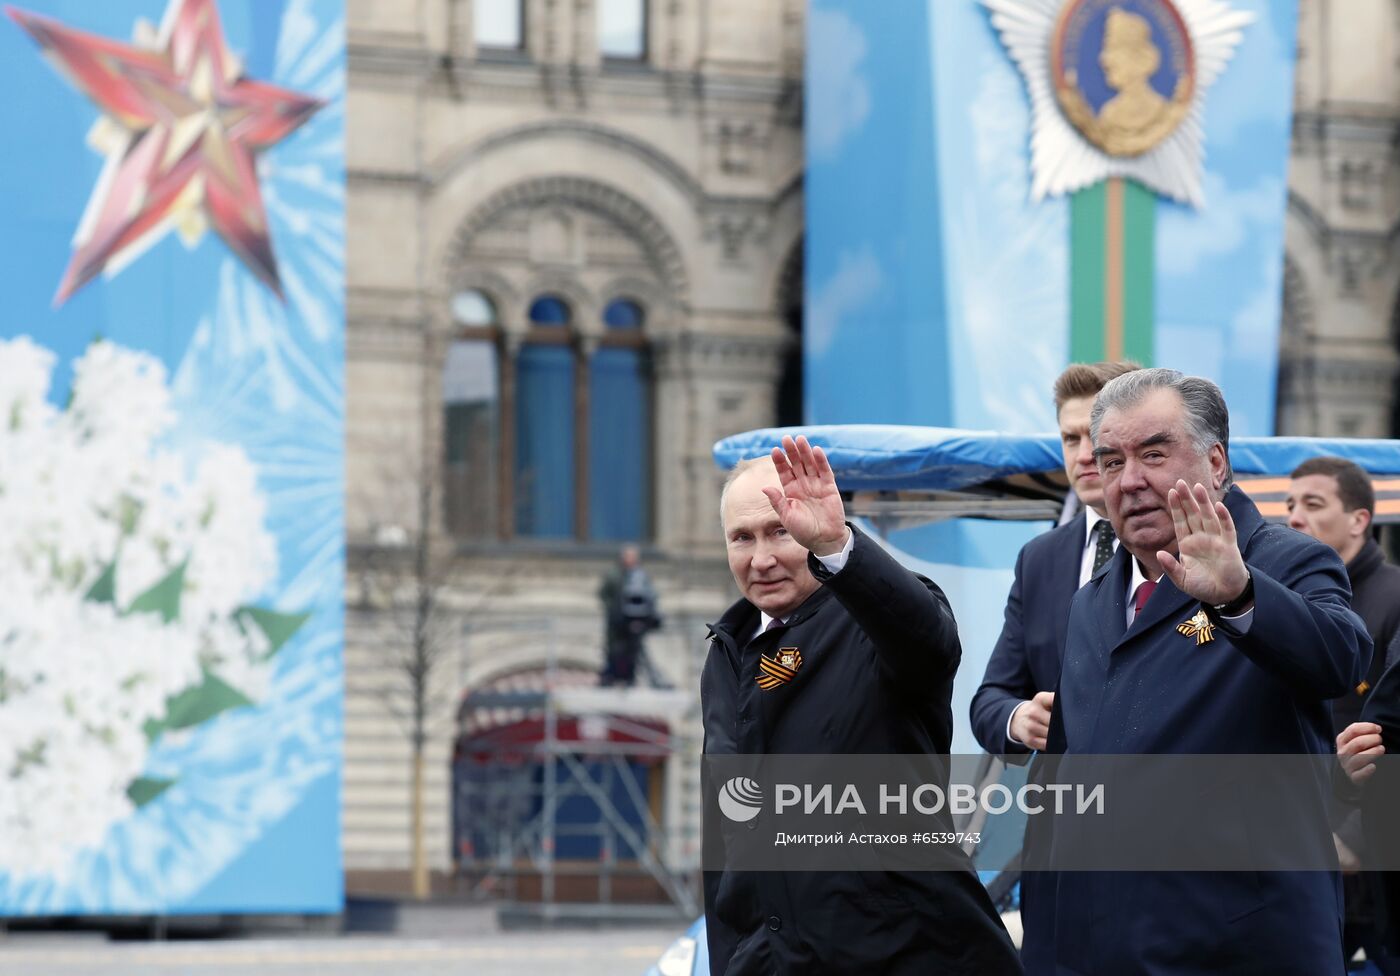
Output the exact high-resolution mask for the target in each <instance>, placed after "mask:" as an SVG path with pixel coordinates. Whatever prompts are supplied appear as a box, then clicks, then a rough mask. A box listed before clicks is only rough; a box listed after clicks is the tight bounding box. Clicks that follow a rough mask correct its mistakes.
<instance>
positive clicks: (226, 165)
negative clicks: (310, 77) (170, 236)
mask: <svg viewBox="0 0 1400 976" xmlns="http://www.w3.org/2000/svg"><path fill="white" fill-rule="evenodd" d="M6 12H7V13H8V14H9V15H10V17H11V18H12V19H13V20H14V21H15V22H16V23H18V24H19V25H20V26H21V27H23V28H24V29H25V30H26V31H28V32H29V34H30V36H32V37H33V38H34V40H35V41H37V42H38V43H39V46H40V47H41V48H43V50H44V53H45V54H46V55H47V56H48V58H49V59H50V61H51V62H52V63H53V64H54V66H55V67H56V68H57V69H58V70H59V71H60V72H61V73H62V74H63V75H64V76H65V77H67V78H68V79H69V81H71V82H72V83H73V85H74V86H75V87H77V88H78V89H79V90H80V91H82V92H83V93H84V94H85V95H87V97H88V98H90V99H92V101H93V102H94V103H95V104H96V105H97V106H98V108H100V109H101V110H102V111H103V113H104V114H105V119H104V120H102V121H101V122H99V123H98V125H97V127H95V128H94V130H93V133H92V135H91V137H90V141H92V142H94V143H105V144H106V145H103V146H102V147H101V148H103V149H104V150H105V152H106V155H107V165H106V167H105V168H104V169H103V171H102V177H101V179H99V180H98V183H97V186H96V187H94V189H93V193H92V197H91V199H90V200H89V201H88V206H87V211H86V212H85V213H84V215H83V220H82V223H81V224H80V225H79V227H78V232H77V234H76V235H75V236H74V239H73V244H74V250H73V259H72V260H71V261H70V262H69V264H68V270H67V271H65V272H64V274H63V281H62V283H61V284H60V285H59V286H58V294H57V295H56V296H55V297H54V304H55V305H61V304H63V302H65V301H67V300H68V298H69V297H70V296H72V294H73V293H74V292H76V291H77V290H78V289H79V288H81V287H82V286H83V285H85V284H87V283H88V282H89V281H91V280H92V279H93V278H94V277H96V276H97V275H98V274H99V273H101V272H103V271H106V272H107V273H108V274H112V273H114V272H116V271H117V270H119V269H120V268H121V267H122V266H123V265H125V264H126V263H127V262H129V261H131V260H132V259H134V258H135V257H136V256H137V255H138V254H139V253H140V252H141V251H142V250H144V249H145V248H146V247H148V246H149V245H150V244H153V243H154V242H155V241H156V240H157V239H159V238H160V237H161V236H163V235H164V234H165V233H166V232H167V231H169V230H170V229H171V228H172V227H178V228H179V229H180V230H181V232H182V236H184V237H185V239H186V242H187V243H193V241H194V240H197V239H198V237H199V235H200V232H201V231H202V230H203V229H204V226H205V225H206V223H207V224H210V225H212V226H213V228H214V230H215V231H216V232H217V233H218V235H219V236H220V237H222V238H223V239H224V242H225V243H226V244H227V245H228V246H229V247H230V248H231V249H232V250H233V252H234V253H235V254H236V255H238V257H239V258H240V259H242V261H243V263H244V264H246V265H247V266H248V267H249V268H250V269H251V270H252V272H253V273H254V274H255V275H257V276H258V278H259V279H261V280H262V282H263V283H264V284H265V285H267V286H268V287H269V288H270V289H272V290H273V291H274V292H275V293H276V294H277V296H278V297H279V298H280V297H281V296H282V285H281V280H280V279H279V277H278V274H277V260H276V258H275V257H274V256H273V253H272V239H271V237H270V236H269V234H268V225H267V213H266V211H265V210H264V209H263V202H262V194H261V192H260V191H259V189H258V179H257V172H256V169H255V156H256V155H257V153H259V152H261V151H262V150H264V149H267V148H269V147H270V146H274V145H276V144H277V143H278V142H281V141H282V140H283V139H285V138H286V137H287V136H288V135H289V134H291V133H292V132H293V131H295V130H296V129H297V127H298V126H300V125H301V124H302V123H304V122H305V121H306V120H307V119H309V118H310V117H311V116H312V115H313V114H315V112H316V111H317V110H318V109H320V108H321V106H322V105H323V104H325V103H324V102H322V101H320V100H319V99H315V98H310V97H308V96H306V95H300V94H298V93H296V92H292V91H288V90H286V89H284V88H277V87H274V86H272V85H267V84H263V83H261V82H257V81H252V80H250V79H249V78H247V77H245V76H244V74H243V67H242V65H241V64H240V63H239V62H238V60H237V59H236V58H235V57H234V56H233V55H232V53H231V52H230V51H229V49H228V46H227V44H225V42H224V33H223V28H222V27H221V26H220V24H219V12H218V8H217V7H216V6H215V0H170V8H169V9H167V10H166V15H165V20H164V22H163V23H164V26H163V29H162V31H161V34H160V36H159V38H158V39H156V41H155V43H154V44H153V45H151V46H150V47H142V46H134V45H131V44H123V43H121V42H119V41H113V40H109V39H108V38H105V37H98V36H96V35H94V34H88V33H85V32H83V31H78V30H74V29H72V28H70V27H65V26H64V25H63V24H60V23H58V22H57V21H54V20H50V19H49V18H47V17H41V16H38V15H37V14H32V13H27V12H25V11H22V10H16V9H15V8H13V7H7V8H6Z"/></svg>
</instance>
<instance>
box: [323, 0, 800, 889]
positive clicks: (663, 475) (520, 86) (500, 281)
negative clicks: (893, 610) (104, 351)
mask: <svg viewBox="0 0 1400 976" xmlns="http://www.w3.org/2000/svg"><path fill="white" fill-rule="evenodd" d="M802 7H803V5H802V3H801V2H800V0H349V2H348V3H347V16H348V44H349V64H350V78H349V95H348V100H349V101H348V111H349V116H350V124H349V126H348V130H349V131H348V146H347V160H348V174H347V176H348V180H347V182H348V199H347V214H348V233H347V237H348V255H347V261H348V294H347V309H348V337H349V338H348V348H347V365H346V369H347V391H348V396H347V426H348V433H347V441H348V455H349V458H348V470H347V480H348V485H349V489H348V496H349V497H348V534H349V540H348V541H349V564H350V565H349V577H350V582H349V588H348V594H347V601H348V609H347V648H346V671H347V679H346V680H347V701H346V710H347V723H346V726H347V742H346V772H345V777H346V779H345V819H344V831H345V859H346V867H347V870H348V871H349V872H350V873H351V878H352V883H353V882H354V879H355V877H356V875H357V873H358V872H375V871H393V870H399V871H401V870H402V869H403V868H405V867H406V866H407V864H408V857H409V836H410V835H409V805H408V784H409V775H410V773H409V770H410V764H409V758H408V757H409V751H408V750H409V740H408V738H407V736H406V730H405V728H404V725H403V723H402V721H401V719H400V718H396V714H399V713H402V712H403V711H405V710H406V709H407V707H408V702H407V701H406V699H405V697H404V694H405V693H404V685H405V677H406V676H405V673H404V668H403V667H402V665H401V664H400V663H398V662H399V657H398V655H399V654H400V653H401V652H402V650H403V646H404V644H405V642H406V641H407V640H408V639H409V637H410V630H411V626H406V625H405V624H404V623H403V622H402V621H400V620H398V619H396V615H395V614H393V613H388V612H386V611H385V609H384V607H383V606H382V602H381V601H377V600H376V598H375V596H374V591H375V584H374V582H373V579H372V577H373V576H374V573H375V568H376V567H377V566H379V565H381V564H382V561H383V559H384V557H385V556H386V555H389V556H392V553H393V551H394V550H395V548H396V547H400V546H402V545H403V544H404V543H405V541H406V540H413V539H416V538H417V537H418V536H417V525H418V523H417V520H416V514H417V513H418V512H420V511H427V512H429V513H430V528H431V532H430V537H431V538H432V540H433V545H434V551H435V553H437V554H438V555H439V556H441V554H442V553H444V552H446V553H448V555H447V556H446V557H443V562H442V563H441V565H442V567H443V572H442V576H443V577H444V578H445V583H444V584H443V585H442V586H440V587H438V588H437V589H435V593H436V594H437V595H438V596H440V597H441V602H442V604H443V605H444V607H445V608H446V612H445V613H444V614H443V617H444V618H445V619H447V620H448V621H449V623H448V626H449V627H450V628H455V632H454V633H455V635H456V636H454V637H453V638H452V639H451V640H449V642H448V643H449V645H450V647H449V650H448V652H447V653H446V654H445V655H444V657H443V659H442V660H441V661H439V663H438V666H437V668H436V669H435V671H434V682H435V684H436V685H437V688H438V690H439V691H440V692H441V694H435V695H434V696H433V698H432V701H431V702H430V703H429V704H430V706H431V711H432V715H431V721H430V722H429V726H428V740H427V762H426V764H425V765H426V776H427V804H426V811H427V819H426V827H427V837H428V842H427V850H428V851H429V854H430V859H431V861H432V864H433V866H434V867H435V868H437V869H442V868H445V867H447V865H448V863H449V849H450V838H449V829H450V814H449V797H448V790H449V774H448V766H449V753H450V749H451V743H452V710H453V708H454V706H455V703H456V701H457V700H458V699H459V697H460V694H461V692H462V691H463V690H465V689H467V688H469V687H474V686H477V685H480V684H481V683H484V682H489V681H492V680H495V679H498V678H500V677H502V676H509V675H511V674H516V673H520V672H524V671H529V670H530V669H538V668H542V667H544V666H546V665H547V664H548V663H549V662H551V661H554V662H557V663H558V664H560V665H564V666H587V667H596V666H597V665H598V663H599V661H600V660H601V650H600V644H601V637H602V629H601V616H600V610H599V604H598V599H597V588H598V582H599V579H600V578H601V577H602V575H603V574H604V572H605V571H606V570H607V569H608V567H609V566H610V565H611V564H612V561H613V560H614V558H615V557H616V553H617V549H618V544H619V542H621V541H622V540H624V539H627V538H634V537H635V538H636V539H638V540H639V541H640V542H641V543H642V546H643V553H644V561H645V564H646V566H647V568H648V569H649V570H650V571H651V573H652V576H653V578H654V579H655V581H656V584H657V587H658V590H659V591H660V605H661V608H662V611H663V613H664V614H665V616H666V621H667V623H666V626H665V628H664V629H663V630H662V631H661V632H660V633H659V634H658V635H656V636H655V637H654V638H653V639H652V641H651V644H650V656H651V658H652V660H653V661H654V662H655V663H656V665H657V667H658V669H659V670H661V671H662V673H663V674H664V676H665V677H666V678H667V679H668V680H670V681H671V682H673V683H675V684H676V685H677V686H681V687H690V688H694V687H697V686H698V685H697V675H698V669H699V664H700V657H701V654H702V651H703V638H704V627H703V624H704V621H706V620H709V619H714V617H715V616H717V615H718V612H719V611H720V610H722V608H723V607H724V606H725V605H726V604H727V602H728V601H729V599H731V597H732V584H731V583H730V582H729V581H728V575H727V569H726V566H725V563H724V558H723V552H722V549H721V547H720V545H719V539H718V532H717V531H716V529H717V520H718V510H717V499H718V491H719V482H720V475H719V472H718V471H717V469H716V468H715V465H714V462H713V461H712V459H711V457H710V455H709V445H710V444H712V443H713V442H714V441H715V440H716V439H717V438H719V437H722V436H724V435H726V434H730V433H735V432H738V431H742V430H747V429H751V428H754V427H758V426H763V425H766V424H771V423H773V422H774V421H775V419H777V416H778V406H777V396H778V391H779V389H784V390H789V391H790V390H791V389H792V385H793V384H792V377H790V376H789V377H788V380H787V382H786V383H785V382H784V377H783V372H784V370H785V369H790V368H791V364H792V362H793V361H794V355H793V354H794V352H795V348H796V347H795V343H796V339H795V336H796V333H795V331H794V329H793V325H794V324H795V321H794V313H793V309H794V308H796V307H799V306H800V289H801V273H800V266H801V249H802V230H803V228H802V219H803V217H802V165H803V157H802V128H801V122H802V119H801V111H802V44H803V31H804V25H803V9H802ZM638 417H640V418H641V419H640V421H638V420H637V418H638ZM791 419H795V418H791ZM551 420H553V421H555V422H554V423H551ZM561 432H562V433H561ZM638 455H640V459H639V458H638ZM439 462H442V463H441V466H440V468H439ZM437 470H440V471H441V477H442V479H443V489H444V490H443V491H441V492H438V493H436V494H433V495H432V496H431V497H429V496H428V495H425V494H424V493H422V492H420V491H419V490H418V489H419V487H420V485H421V483H422V482H423V481H425V480H432V478H434V477H435V476H434V475H431V474H428V473H429V472H434V471H437ZM673 718H674V719H675V724H676V725H677V726H678V727H683V728H684V729H688V730H690V731H691V732H694V730H695V728H696V716H695V715H694V714H691V715H687V716H676V717H673ZM697 751H698V742H697V741H696V740H695V737H694V736H693V735H692V736H690V737H689V740H688V742H687V743H686V744H685V745H684V747H683V749H682V753H683V755H681V756H679V757H678V758H677V759H676V760H675V761H673V762H672V763H670V764H669V765H670V768H669V770H668V776H669V777H670V778H671V780H672V781H673V783H675V784H679V783H680V782H682V781H685V780H695V779H697V778H698V777H697V772H696V768H695V765H694V762H695V760H694V754H695V753H696V752H697ZM686 793H687V791H683V790H681V789H679V788H672V789H668V790H667V791H666V795H667V797H668V807H667V809H666V810H665V811H664V812H663V813H664V817H665V819H666V820H667V825H668V829H669V830H670V831H671V832H673V833H675V834H677V835H678V836H680V835H684V834H685V832H686V829H685V828H684V826H683V825H684V824H686V823H690V824H693V823H694V818H695V812H694V811H693V810H692V809H690V808H689V807H688V806H687V801H686V799H685V796H684V795H685V794H686ZM678 825H682V826H678Z"/></svg>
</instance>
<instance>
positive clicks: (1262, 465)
mask: <svg viewBox="0 0 1400 976" xmlns="http://www.w3.org/2000/svg"><path fill="white" fill-rule="evenodd" d="M784 434H787V435H791V436H793V437H796V436H797V435H798V434H805V435H806V437H807V439H808V440H809V441H811V442H812V443H813V444H816V445H820V446H821V448H822V449H823V450H824V451H825V452H826V455H827V458H828V459H829V460H830V461H831V466H832V469H833V470H834V471H835V472H836V479H837V481H838V482H839V483H840V486H841V488H842V489H843V490H847V491H899V490H911V489H912V490H922V491H957V490H960V489H964V488H970V487H973V486H975V485H980V484H985V483H987V482H990V481H997V480H999V479H1003V478H1008V477H1012V476H1015V475H1025V474H1039V473H1047V472H1059V471H1061V469H1062V467H1063V461H1062V459H1061V456H1060V439H1059V436H1058V435H1057V434H1002V433H997V432H995V431H981V430H957V429H954V428H948V427H906V426H898V425H892V424H891V425H884V424H835V425H828V426H805V427H767V428H763V429H760V430H751V431H747V432H745V433H743V434H735V435H734V436H732V437H726V438H724V439H723V440H721V441H719V442H717V443H716V444H715V446H714V458H715V462H716V463H717V464H719V465H720V466H721V467H724V468H728V467H730V466H732V465H733V464H734V463H735V462H737V461H741V460H743V459H745V458H751V457H760V456H762V455H764V454H766V453H768V452H769V451H770V450H772V449H773V448H774V447H776V446H777V445H778V444H779V442H780V441H781V440H782V437H783V435H784ZM1323 454H1330V455H1335V456H1338V457H1343V458H1346V459H1347V460H1350V461H1353V462H1355V463H1356V464H1358V465H1360V466H1361V467H1362V468H1365V469H1366V471H1368V472H1369V473H1370V474H1371V475H1372V476H1380V475H1400V441H1393V440H1369V439H1361V438H1322V437H1240V438H1235V439H1234V440H1232V441H1231V443H1230V463H1231V464H1232V465H1233V467H1234V470H1235V473H1236V474H1237V475H1248V476H1266V475H1274V476H1286V475H1287V474H1288V473H1289V472H1290V471H1292V470H1293V469H1294V468H1295V467H1297V466H1298V465H1299V464H1301V463H1302V462H1303V461H1305V460H1307V459H1308V458H1312V457H1317V456H1319V455H1323Z"/></svg>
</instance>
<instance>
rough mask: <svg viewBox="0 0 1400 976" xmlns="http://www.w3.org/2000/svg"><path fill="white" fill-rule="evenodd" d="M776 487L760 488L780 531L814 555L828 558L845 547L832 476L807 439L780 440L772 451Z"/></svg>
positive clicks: (843, 516)
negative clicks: (781, 524)
mask: <svg viewBox="0 0 1400 976" xmlns="http://www.w3.org/2000/svg"><path fill="white" fill-rule="evenodd" d="M773 466H774V467H775V468H777V469H778V483H779V485H781V490H780V489H778V488H764V489H763V493H764V494H765V495H767V496H768V502H769V504H771V505H772V506H773V511H775V512H777V513H778V518H779V519H780V520H781V521H782V523H783V528H785V529H787V533H788V535H789V536H791V537H792V540H793V541H794V542H796V543H797V544H798V545H800V546H801V547H802V548H804V549H806V550H808V551H809V552H813V553H815V554H816V555H818V556H830V555H834V554H835V553H838V552H840V551H841V549H842V547H844V546H845V544H846V533H847V531H848V530H847V528H846V506H845V505H844V504H842V502H841V493H840V491H838V490H837V488H836V476H835V475H834V474H832V472H831V464H830V463H829V462H828V461H827V459H826V454H825V453H824V452H823V451H822V449H821V448H820V447H813V446H812V445H811V444H809V443H807V438H805V437H799V438H797V440H796V441H794V440H793V439H792V438H791V437H784V438H783V446H782V447H775V448H773Z"/></svg>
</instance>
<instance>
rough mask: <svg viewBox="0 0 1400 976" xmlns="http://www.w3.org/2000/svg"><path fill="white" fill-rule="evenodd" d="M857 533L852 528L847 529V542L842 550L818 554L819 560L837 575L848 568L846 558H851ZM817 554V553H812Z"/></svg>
mask: <svg viewBox="0 0 1400 976" xmlns="http://www.w3.org/2000/svg"><path fill="white" fill-rule="evenodd" d="M855 544H856V534H855V533H854V532H852V531H851V530H850V529H847V530H846V544H845V545H844V546H842V547H841V551H840V552H834V553H832V554H831V555H830V556H817V562H819V563H821V564H822V565H823V566H824V567H826V571H827V572H828V573H830V574H831V575H833V576H835V575H836V574H837V573H839V572H841V570H843V569H845V568H846V560H848V559H850V558H851V550H852V549H853V548H855ZM812 555H814V556H816V555H817V554H816V553H812Z"/></svg>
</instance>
